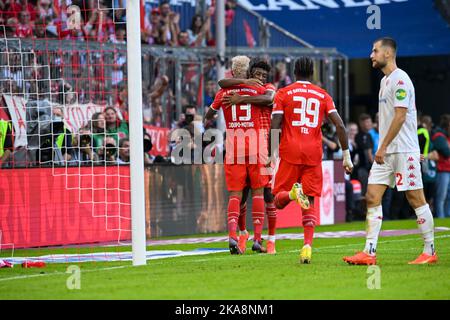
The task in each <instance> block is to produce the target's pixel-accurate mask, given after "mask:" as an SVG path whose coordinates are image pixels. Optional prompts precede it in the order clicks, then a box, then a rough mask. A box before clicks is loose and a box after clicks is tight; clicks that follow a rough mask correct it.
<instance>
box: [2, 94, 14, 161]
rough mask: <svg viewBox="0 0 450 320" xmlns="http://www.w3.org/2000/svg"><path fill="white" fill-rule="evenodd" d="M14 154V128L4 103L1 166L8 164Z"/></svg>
mask: <svg viewBox="0 0 450 320" xmlns="http://www.w3.org/2000/svg"><path fill="white" fill-rule="evenodd" d="M2 100H3V99H2ZM12 152H13V126H12V122H11V119H10V116H9V111H8V108H7V107H6V106H3V101H1V105H0V166H1V165H2V163H3V162H7V161H8V159H9V158H10V156H11V154H12Z"/></svg>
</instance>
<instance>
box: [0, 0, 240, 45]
mask: <svg viewBox="0 0 450 320" xmlns="http://www.w3.org/2000/svg"><path fill="white" fill-rule="evenodd" d="M73 5H75V6H77V7H78V8H80V10H79V11H78V10H75V9H72V7H71V6H73ZM125 6H126V2H125V0H99V1H94V0H0V25H4V26H5V36H6V37H9V38H10V37H18V38H35V39H43V38H45V39H52V38H57V39H60V40H62V39H72V40H79V41H86V40H89V41H98V42H111V43H115V44H124V43H126V28H125V22H126V14H125V9H124V8H125ZM235 7H236V0H228V1H227V2H226V11H225V15H226V25H227V26H229V25H230V24H231V23H232V21H233V19H234V15H235V12H234V8H235ZM68 9H69V10H68ZM214 11H215V8H214V6H210V7H209V8H208V9H207V10H206V13H205V14H204V15H201V14H196V15H194V16H193V17H192V20H191V21H190V26H189V28H187V29H186V30H181V29H180V19H182V17H181V16H180V14H179V13H176V12H175V11H173V10H172V8H171V6H170V3H169V0H161V1H160V2H159V5H158V6H149V5H146V4H145V1H144V0H142V1H141V13H142V16H143V17H142V19H141V39H142V43H144V44H149V45H162V46H181V47H206V46H214V45H215V42H214V37H213V34H212V28H211V27H212V23H213V22H212V20H213V16H214ZM76 14H77V15H78V14H79V19H76V20H74V19H73V17H72V15H76ZM73 21H75V22H73ZM72 23H76V24H78V25H77V26H75V27H73V26H72Z"/></svg>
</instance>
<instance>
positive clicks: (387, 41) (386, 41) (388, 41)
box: [374, 37, 397, 52]
mask: <svg viewBox="0 0 450 320" xmlns="http://www.w3.org/2000/svg"><path fill="white" fill-rule="evenodd" d="M378 41H381V45H382V46H385V47H390V48H392V49H393V50H394V52H397V42H395V40H394V39H393V38H391V37H381V38H378V39H377V40H375V41H374V43H375V42H378Z"/></svg>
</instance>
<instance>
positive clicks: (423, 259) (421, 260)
mask: <svg viewBox="0 0 450 320" xmlns="http://www.w3.org/2000/svg"><path fill="white" fill-rule="evenodd" d="M437 261H438V257H437V254H436V253H434V254H433V255H432V256H430V255H429V254H427V253H422V254H421V255H420V256H419V257H418V258H417V259H416V260H413V261H410V262H408V264H431V263H436V262H437Z"/></svg>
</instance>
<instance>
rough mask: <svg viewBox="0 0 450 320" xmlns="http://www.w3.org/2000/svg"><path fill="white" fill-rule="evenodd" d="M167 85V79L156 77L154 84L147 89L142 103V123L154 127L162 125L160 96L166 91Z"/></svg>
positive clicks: (165, 77)
mask: <svg viewBox="0 0 450 320" xmlns="http://www.w3.org/2000/svg"><path fill="white" fill-rule="evenodd" d="M168 85H169V77H167V76H165V75H164V76H161V77H158V78H157V79H156V80H155V82H154V84H153V85H152V86H151V87H150V88H149V90H148V93H147V96H146V97H145V99H144V101H146V103H144V111H143V114H144V122H146V123H151V124H152V125H155V126H158V127H159V126H161V125H162V104H161V96H162V95H163V94H164V92H165V91H166V90H167V88H168Z"/></svg>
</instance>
